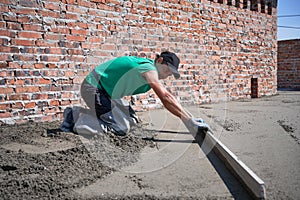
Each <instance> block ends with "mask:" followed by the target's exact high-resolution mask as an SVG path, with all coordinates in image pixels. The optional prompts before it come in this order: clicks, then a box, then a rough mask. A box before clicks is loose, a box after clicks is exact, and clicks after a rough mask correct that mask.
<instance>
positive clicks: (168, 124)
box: [77, 110, 251, 199]
mask: <svg viewBox="0 0 300 200" xmlns="http://www.w3.org/2000/svg"><path fill="white" fill-rule="evenodd" d="M141 118H142V119H143V120H144V121H147V122H149V126H148V127H146V128H147V129H148V130H149V129H150V130H155V131H156V132H157V136H156V137H155V138H154V140H155V141H156V143H157V148H146V149H144V151H143V152H142V153H141V158H140V160H139V161H138V162H137V163H135V164H133V165H132V166H128V167H126V168H122V169H121V170H120V171H118V172H116V173H113V174H111V175H110V176H108V177H107V178H105V179H104V180H98V181H97V182H96V183H94V184H92V185H89V186H87V187H83V188H80V189H79V190H77V193H79V194H81V195H82V196H83V197H85V198H86V197H89V198H91V197H97V196H102V195H105V194H110V195H111V194H115V195H122V196H131V195H135V194H137V195H139V194H147V195H153V196H156V197H159V198H161V197H164V198H172V197H174V196H175V197H182V198H188V197H192V198H197V199H251V198H250V197H249V195H248V193H247V192H246V191H245V190H244V189H243V188H242V187H241V185H240V184H239V182H238V181H237V180H236V179H235V178H234V177H233V176H232V175H231V174H230V173H229V172H228V170H227V169H226V168H225V166H224V164H223V163H222V162H221V161H220V160H219V159H218V158H217V156H215V155H214V154H213V153H211V154H210V155H209V157H207V155H205V154H204V152H203V151H202V150H201V149H200V147H199V144H198V143H195V142H194V139H193V137H192V136H191V135H190V134H188V133H187V130H186V128H185V127H184V126H183V124H182V123H181V121H180V120H179V119H177V118H176V117H174V116H172V115H171V114H170V113H168V112H167V111H166V110H155V111H151V112H147V113H143V114H142V116H141Z"/></svg>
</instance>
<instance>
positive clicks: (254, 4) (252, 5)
mask: <svg viewBox="0 0 300 200" xmlns="http://www.w3.org/2000/svg"><path fill="white" fill-rule="evenodd" d="M250 10H252V11H258V3H257V0H251V1H250Z"/></svg>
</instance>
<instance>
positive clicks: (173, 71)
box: [168, 63, 180, 79]
mask: <svg viewBox="0 0 300 200" xmlns="http://www.w3.org/2000/svg"><path fill="white" fill-rule="evenodd" d="M168 67H169V69H170V70H171V72H172V73H173V76H174V77H175V78H176V79H179V78H180V73H179V72H178V71H177V70H176V69H175V67H174V66H173V65H172V64H170V63H168Z"/></svg>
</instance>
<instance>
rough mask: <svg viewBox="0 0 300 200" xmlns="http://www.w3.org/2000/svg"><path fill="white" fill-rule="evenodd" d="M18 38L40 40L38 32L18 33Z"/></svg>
mask: <svg viewBox="0 0 300 200" xmlns="http://www.w3.org/2000/svg"><path fill="white" fill-rule="evenodd" d="M18 36H19V37H20V38H42V34H41V33H39V32H28V31H23V32H19V33H18Z"/></svg>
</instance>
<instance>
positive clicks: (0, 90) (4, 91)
mask: <svg viewBox="0 0 300 200" xmlns="http://www.w3.org/2000/svg"><path fill="white" fill-rule="evenodd" d="M13 91H14V90H13V88H1V87H0V94H11V93H13Z"/></svg>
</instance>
